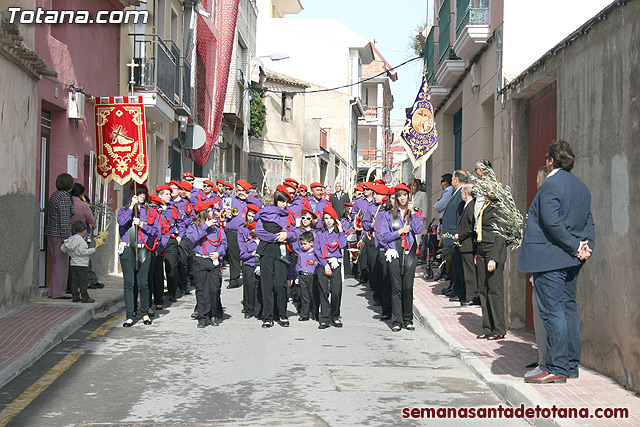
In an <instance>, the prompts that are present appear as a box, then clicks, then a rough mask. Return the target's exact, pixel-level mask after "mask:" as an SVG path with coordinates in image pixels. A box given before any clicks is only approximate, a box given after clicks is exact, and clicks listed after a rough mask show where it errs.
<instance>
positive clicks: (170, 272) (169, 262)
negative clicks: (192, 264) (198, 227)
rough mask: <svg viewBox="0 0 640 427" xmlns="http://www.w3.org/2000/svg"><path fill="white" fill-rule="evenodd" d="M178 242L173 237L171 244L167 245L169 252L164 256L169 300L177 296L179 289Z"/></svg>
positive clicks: (170, 240)
mask: <svg viewBox="0 0 640 427" xmlns="http://www.w3.org/2000/svg"><path fill="white" fill-rule="evenodd" d="M178 251H179V246H178V241H177V240H176V239H174V238H173V237H171V238H170V239H169V243H167V251H166V252H165V254H164V268H165V272H166V274H167V291H168V292H169V299H173V298H175V296H176V289H178V278H179V271H178V258H179V256H180V254H179V252H178Z"/></svg>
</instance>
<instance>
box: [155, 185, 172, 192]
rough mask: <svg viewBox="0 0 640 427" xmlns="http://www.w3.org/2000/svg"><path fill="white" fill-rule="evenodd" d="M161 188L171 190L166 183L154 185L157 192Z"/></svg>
mask: <svg viewBox="0 0 640 427" xmlns="http://www.w3.org/2000/svg"><path fill="white" fill-rule="evenodd" d="M162 190H169V191H171V187H169V186H168V185H166V184H162V185H158V186H157V187H156V193H159V192H161V191H162Z"/></svg>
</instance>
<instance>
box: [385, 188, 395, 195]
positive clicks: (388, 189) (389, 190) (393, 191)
mask: <svg viewBox="0 0 640 427" xmlns="http://www.w3.org/2000/svg"><path fill="white" fill-rule="evenodd" d="M387 194H396V187H387Z"/></svg>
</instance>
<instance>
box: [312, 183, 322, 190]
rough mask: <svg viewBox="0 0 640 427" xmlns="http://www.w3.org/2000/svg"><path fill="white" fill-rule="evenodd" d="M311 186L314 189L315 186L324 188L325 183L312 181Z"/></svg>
mask: <svg viewBox="0 0 640 427" xmlns="http://www.w3.org/2000/svg"><path fill="white" fill-rule="evenodd" d="M310 187H311V188H312V189H313V188H316V187H322V188H324V185H322V184H320V183H319V182H312V183H311V185H310Z"/></svg>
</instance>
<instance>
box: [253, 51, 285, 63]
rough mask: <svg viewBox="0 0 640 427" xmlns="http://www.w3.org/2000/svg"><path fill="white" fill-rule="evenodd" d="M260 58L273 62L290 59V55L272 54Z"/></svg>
mask: <svg viewBox="0 0 640 427" xmlns="http://www.w3.org/2000/svg"><path fill="white" fill-rule="evenodd" d="M258 58H269V59H270V60H272V61H282V60H283V59H289V55H287V54H286V53H272V54H271V55H260V56H258Z"/></svg>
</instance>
